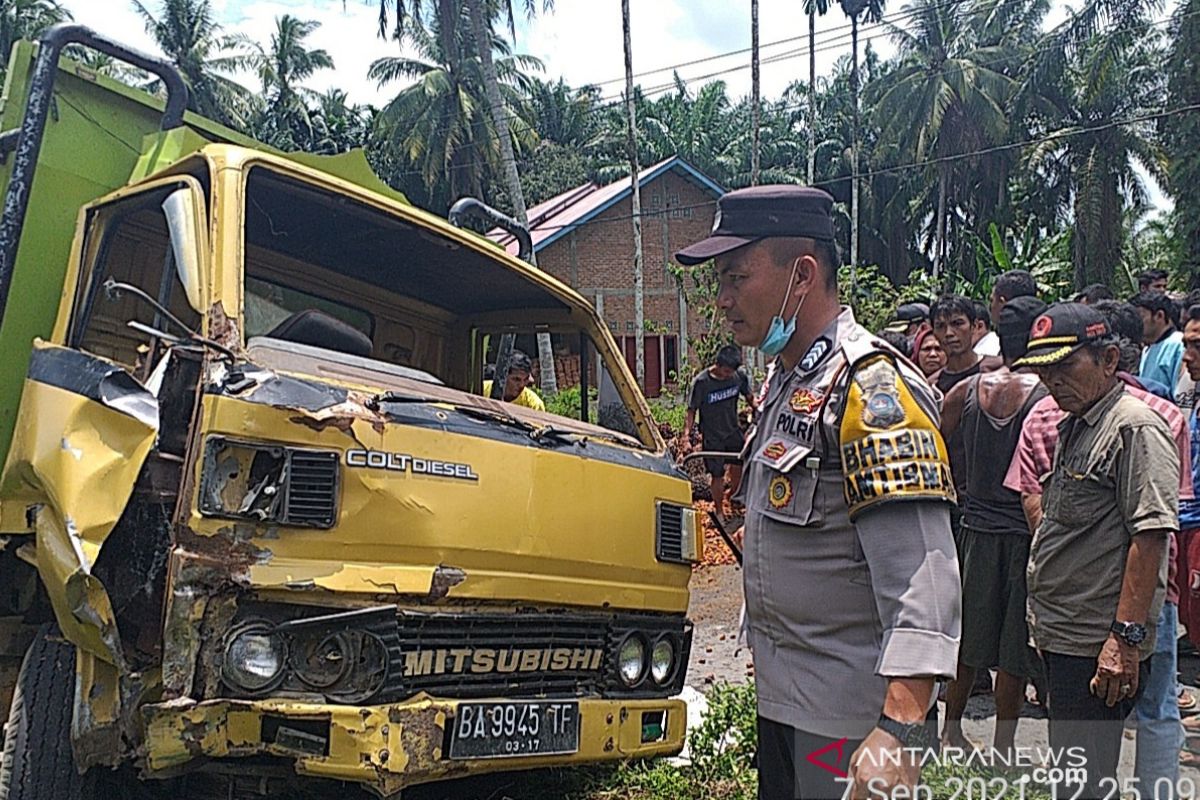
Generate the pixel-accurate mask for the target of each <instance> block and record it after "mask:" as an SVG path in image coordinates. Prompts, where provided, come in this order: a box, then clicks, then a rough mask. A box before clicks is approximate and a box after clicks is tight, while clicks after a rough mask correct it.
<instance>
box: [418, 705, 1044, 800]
mask: <svg viewBox="0 0 1200 800" xmlns="http://www.w3.org/2000/svg"><path fill="white" fill-rule="evenodd" d="M708 703H709V708H708V714H707V715H706V716H705V718H704V720H703V721H702V722H701V724H700V725H698V726H696V727H694V728H692V729H691V730H689V731H688V752H689V755H690V757H691V764H688V765H686V766H676V765H673V764H671V763H669V762H668V761H667V760H666V759H660V760H658V761H634V762H625V763H620V764H616V765H611V766H601V767H586V768H576V769H556V770H540V771H534V772H528V773H516V774H509V775H507V776H496V777H493V778H492V780H491V782H490V783H488V784H486V788H485V789H482V790H481V791H480V792H479V793H478V798H479V800H483V798H485V797H486V798H489V800H498V798H507V800H543V799H544V798H551V797H552V798H562V799H563V800H754V798H756V797H757V791H758V775H757V772H756V770H754V769H753V768H752V767H751V766H750V762H751V758H752V756H753V753H754V747H755V738H756V736H755V695H754V685H753V684H747V685H730V684H717V685H716V686H714V687H713V688H712V690H711V691H710V692H709V694H708ZM1019 776H1020V773H1019V772H1018V771H1014V770H1010V771H1002V770H987V769H979V768H977V767H965V766H963V767H959V766H937V767H926V768H925V769H924V770H923V771H922V774H921V788H920V791H919V793H918V794H917V795H916V797H919V798H921V800H1051V794H1050V792H1049V790H1048V789H1047V788H1046V787H1042V786H1036V785H1033V784H1026V785H1025V786H1024V789H1023V790H1020V789H1019V784H1018V783H1017V781H1018V778H1019ZM981 780H982V783H981V782H980V781H981ZM498 784H500V785H498ZM1005 789H1007V791H1004V790H1005ZM454 796H455V797H457V798H460V800H467V799H468V798H475V797H476V796H477V794H476V793H475V792H473V791H471V790H470V789H467V788H466V787H462V789H461V790H460V791H457V792H456V793H455V795H454ZM439 800H440V798H439Z"/></svg>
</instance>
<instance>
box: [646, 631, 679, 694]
mask: <svg viewBox="0 0 1200 800" xmlns="http://www.w3.org/2000/svg"><path fill="white" fill-rule="evenodd" d="M674 672H675V644H674V643H673V642H672V641H671V639H670V638H669V637H666V636H664V637H663V638H661V639H659V640H658V641H657V642H655V643H654V647H652V648H651V649H650V677H651V678H653V679H654V682H655V683H657V684H658V685H659V686H662V685H663V684H665V683H666V682H667V681H668V680H670V679H671V675H672V674H673V673H674Z"/></svg>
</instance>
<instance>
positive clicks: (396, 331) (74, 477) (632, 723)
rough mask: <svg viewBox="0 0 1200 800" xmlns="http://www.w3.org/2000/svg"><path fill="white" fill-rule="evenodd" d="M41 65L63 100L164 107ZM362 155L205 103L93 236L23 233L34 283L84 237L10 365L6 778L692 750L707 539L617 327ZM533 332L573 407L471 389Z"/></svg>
mask: <svg viewBox="0 0 1200 800" xmlns="http://www.w3.org/2000/svg"><path fill="white" fill-rule="evenodd" d="M46 46H47V45H46V43H45V42H43V44H42V48H43V52H42V53H41V54H40V55H39V57H42V56H45V48H46ZM143 58H144V57H143ZM22 59H24V61H22ZM33 59H34V56H33V53H32V52H31V51H30V50H28V49H22V48H20V47H19V48H18V49H17V50H16V51H15V52H14V56H13V60H14V68H13V69H12V70H10V73H11V74H12V75H14V76H16V77H15V78H10V86H9V87H7V88H6V93H5V94H6V102H8V103H12V102H14V98H18V97H20V96H22V92H23V93H24V95H26V96H29V97H30V98H31V99H30V102H31V103H32V102H33V96H34V95H36V94H37V92H35V91H31V89H32V88H34V78H35V77H36V73H37V68H36V64H35V66H34V68H33V69H29V68H28V64H29V63H31V62H33ZM18 62H19V63H18ZM21 64H25V65H26V68H25V69H24V70H22V69H21ZM54 68H55V70H58V71H60V72H63V73H65V74H67V75H68V79H67V80H61V81H60V84H59V87H58V89H56V90H55V91H56V92H58V93H59V96H60V99H61V100H62V101H64V102H72V103H73V104H75V105H83V106H85V107H86V106H87V105H88V104H89V103H90V104H92V106H93V107H94V108H93V110H94V111H95V110H96V109H101V108H103V109H105V110H111V109H112V108H117V109H127V113H128V114H130V115H145V113H146V110H147V108H150V109H152V108H153V107H154V106H155V103H154V101H152V100H150V99H149V98H148V97H135V96H133V94H132V93H131V92H128V91H125V90H123V89H118V88H117V87H112V86H108V85H107V84H106V80H99V81H93V82H91V83H88V82H86V81H78V80H72V79H71V78H72V77H73V78H78V77H79V73H78V68H77V67H75V66H73V65H70V64H69V63H68V62H65V61H64V62H63V64H62V65H59V64H58V63H57V57H55V63H54ZM23 76H25V77H23ZM60 77H61V76H60ZM25 78H28V81H29V83H26V84H25V85H24V86H23V87H22V86H21V85H20V82H21V81H22V80H24V79H25ZM169 104H170V101H169V100H168V105H169ZM6 110H7V109H6ZM92 116H93V117H97V116H100V115H99V114H98V113H93V114H92ZM128 118H129V117H128V116H126V117H122V118H121V119H126V120H127V119H128ZM53 124H54V123H53V122H51V123H49V125H50V128H51V129H52V128H53ZM46 135H47V139H46V142H45V144H44V145H43V146H42V150H41V152H40V153H39V158H38V160H37V161H38V163H39V164H40V165H42V166H39V167H38V168H39V169H46V167H45V166H44V164H46V163H52V162H53V158H54V157H55V155H56V153H55V148H56V147H58V146H60V145H56V144H55V141H56V140H55V139H54V137H53V131H52V130H51V131H49V132H47V134H46ZM2 140H3V134H2V133H0V143H2ZM19 154H20V152H19V150H18V153H17V155H19ZM357 158H358V159H359V160H358V161H355V162H353V164H352V163H351V162H350V161H349V160H348V159H347V158H345V157H342V158H340V159H337V160H330V161H327V162H322V161H321V160H320V159H315V158H312V157H296V156H289V155H287V154H279V153H273V152H270V151H268V150H267V149H266V148H264V147H261V146H256V143H253V142H250V141H247V140H244V139H241V138H240V137H237V136H236V135H230V134H229V133H227V132H224V131H221V130H217V126H214V125H212V124H211V123H206V122H205V121H203V120H199V119H196V118H192V117H191V115H190V114H189V115H187V117H185V118H184V121H183V123H182V124H180V125H178V126H172V127H170V128H168V129H167V130H165V131H153V130H151V131H147V133H146V136H145V139H144V141H143V146H142V149H141V150H140V152H139V153H138V154H137V159H136V162H135V163H134V164H133V167H132V169H131V171H130V176H129V178H128V179H127V180H126V181H125V182H124V183H123V184H122V185H120V186H115V187H111V190H110V191H108V192H106V193H103V194H102V195H97V196H95V197H94V198H92V199H89V200H88V201H86V202H82V203H79V204H78V205H76V206H75V208H74V210H73V215H74V217H75V220H76V222H75V225H74V228H73V231H72V230H70V229H68V230H66V231H59V230H47V229H46V228H47V225H46V224H45V223H43V222H41V221H40V220H37V219H34V218H33V217H28V218H27V221H26V222H25V223H24V225H23V227H21V228H19V230H20V231H21V237H20V241H19V242H18V244H19V248H18V250H17V252H18V253H19V256H18V257H17V258H16V260H15V265H14V267H13V270H12V274H11V282H12V285H13V286H19V285H21V281H22V280H25V281H31V280H34V278H31V277H30V276H31V274H32V272H33V271H34V270H37V269H43V270H45V267H44V259H43V260H41V261H39V260H38V259H37V258H36V256H37V255H39V251H38V247H39V244H40V243H41V242H42V241H43V240H45V241H51V240H55V241H56V240H57V239H56V237H57V238H59V239H63V240H64V248H63V249H64V250H67V251H69V255H67V256H66V260H65V263H64V264H63V265H62V266H61V268H60V269H59V270H58V271H57V274H60V275H61V281H60V280H58V278H57V277H54V278H52V280H53V282H54V283H55V284H57V287H56V291H55V292H54V298H55V303H54V304H53V306H52V307H51V308H50V309H48V310H47V313H46V314H45V315H44V319H45V324H44V326H43V328H44V329H42V330H37V331H35V332H36V334H37V335H36V337H35V338H33V339H32V341H30V340H28V339H26V340H25V343H24V347H23V349H22V350H20V352H19V353H17V354H14V353H12V352H11V350H8V351H6V352H5V356H4V357H5V358H6V359H10V360H11V359H13V358H18V359H21V360H23V361H24V362H27V364H28V366H27V368H26V369H25V376H24V380H23V381H21V382H20V385H19V391H18V390H16V389H17V387H11V388H13V389H14V391H12V392H11V393H10V394H11V397H12V402H11V405H12V411H11V441H10V442H9V443H8V445H7V450H6V458H5V461H4V467H3V472H2V473H0V531H3V533H0V546H2V549H0V586H5V587H9V588H8V589H6V590H5V592H4V593H3V595H0V626H2V628H3V631H4V633H5V634H6V636H5V637H4V641H5V643H6V646H5V649H4V650H3V653H2V654H0V695H3V696H11V697H12V701H11V711H10V713H9V720H8V724H7V726H6V734H5V758H4V760H3V766H2V767H0V785H5V786H8V787H9V788H8V791H9V794H8V797H9V798H14V799H15V798H41V797H50V796H56V797H69V796H77V797H84V796H87V793H88V792H89V791H91V792H93V793H96V792H97V791H99V790H97V789H95V787H97V786H109V788H110V789H111V784H112V782H113V781H117V780H120V779H129V778H130V776H131V775H136V776H137V778H136V779H137V780H140V781H144V782H153V781H155V780H178V779H180V778H181V776H187V775H189V774H192V773H203V774H204V775H205V776H208V777H211V776H214V775H215V776H222V777H225V778H228V779H229V780H231V781H236V780H238V779H239V778H245V777H247V776H261V775H268V776H269V778H264V784H263V785H264V786H265V785H268V784H269V785H270V786H271V787H272V788H273V789H274V790H278V791H280V792H282V793H284V794H288V793H289V792H292V791H295V790H296V789H297V787H298V785H302V784H304V783H305V782H306V781H308V782H312V781H316V780H320V779H335V780H340V781H347V782H350V783H352V784H355V785H358V786H360V787H362V788H365V789H368V790H371V791H373V792H374V793H376V794H378V795H382V796H389V795H395V794H396V793H398V792H400V790H402V789H403V788H404V787H406V786H410V785H413V784H418V783H424V782H429V781H434V780H439V779H443V778H447V777H455V776H460V775H467V774H473V773H480V772H489V771H497V770H507V769H528V768H532V767H543V766H553V765H566V764H581V763H592V762H597V761H603V760H612V759H623V758H640V757H649V756H656V755H663V754H671V753H675V752H678V751H679V750H680V749H681V747H682V743H683V736H684V726H685V713H684V706H683V703H682V702H681V701H679V700H677V699H671V698H672V697H673V696H674V695H676V694H678V692H679V691H680V689H681V688H682V685H683V681H684V677H685V671H686V665H687V658H688V651H689V648H690V639H691V626H690V623H689V622H688V620H687V618H686V611H687V604H688V591H687V585H688V578H689V576H690V571H691V570H690V566H691V564H692V563H693V562H695V561H696V560H697V559H698V558H699V556H700V547H701V538H700V532H699V529H698V526H697V523H696V518H695V514H694V513H693V511H692V509H691V507H690V485H689V483H688V482H687V481H686V480H685V479H684V477H683V476H682V475H681V474H680V473H679V472H678V471H677V470H676V468H675V467H674V465H673V463H672V462H671V460H670V458H669V456H668V453H667V451H666V447H665V444H664V442H663V441H662V439H661V437H660V435H659V434H658V431H657V429H656V428H655V426H654V425H653V424H652V422H651V419H650V416H649V413H648V409H647V407H646V404H645V401H644V399H643V398H642V397H641V395H640V393H639V392H638V391H637V388H636V385H635V383H634V382H633V380H632V379H631V377H630V375H629V371H628V369H627V367H626V365H625V364H624V361H623V359H621V357H620V355H619V354H618V352H617V348H616V347H615V344H614V342H613V340H612V337H611V336H610V335H609V333H608V331H607V330H606V328H605V326H604V324H603V322H602V321H601V320H600V319H599V318H598V317H597V315H596V313H595V311H594V310H593V309H592V308H591V307H590V306H589V305H588V303H587V302H586V301H585V300H584V299H583V298H582V297H580V296H579V295H578V294H576V293H575V292H574V291H572V290H571V289H570V288H568V287H567V286H565V285H563V284H561V283H559V282H558V281H556V280H555V279H553V278H551V277H549V276H547V275H545V274H543V273H541V272H539V271H537V270H536V269H535V268H533V267H531V266H529V265H528V264H526V263H524V262H523V261H521V260H519V259H516V258H514V257H512V256H510V255H508V254H507V253H506V252H505V251H504V250H502V249H501V248H499V247H497V246H496V245H494V244H493V243H492V242H490V241H489V240H487V239H486V238H484V237H482V236H479V235H477V234H475V233H472V232H470V231H468V230H464V229H461V228H459V227H455V226H454V225H451V224H450V223H448V222H447V221H446V220H444V219H441V218H440V217H437V216H434V215H431V214H429V213H427V212H424V211H422V210H420V209H417V208H415V207H413V206H411V205H409V204H408V203H407V202H405V201H404V200H403V198H402V197H399V196H397V195H396V194H395V193H394V192H391V191H390V190H387V189H386V187H383V186H382V185H381V184H380V183H379V182H378V180H377V179H374V178H373V176H370V175H369V174H368V173H366V172H365V171H364V169H363V167H364V165H365V162H363V161H362V160H361V156H359V157H357ZM14 160H15V159H14ZM33 176H34V177H33V178H32V186H33V187H34V188H35V190H36V188H37V187H38V184H37V180H38V173H37V172H36V171H35V172H34V173H33ZM11 186H12V180H11V178H10V193H11ZM80 191H82V189H81V190H80ZM68 194H69V193H68ZM30 202H31V203H33V204H34V206H35V208H36V205H37V204H39V203H40V204H43V205H47V206H57V205H59V204H62V203H64V202H68V203H69V202H73V200H72V198H71V197H69V196H67V197H62V196H59V197H54V196H49V195H47V194H46V193H44V192H43V193H42V194H40V195H39V194H36V193H35V194H34V196H33V199H32V200H31V201H30ZM10 210H11V209H10V204H7V203H6V212H5V213H6V215H7V214H8V213H9V211H10ZM10 227H11V226H10ZM2 239H3V225H2V224H0V248H2V247H3V241H2ZM52 250H53V248H52V247H49V246H42V253H41V255H45V254H46V253H49V252H51V251H52ZM2 265H3V260H2V257H0V280H2V279H3V266H2ZM49 273H50V274H51V275H56V273H55V271H54V270H49ZM43 282H44V273H43ZM6 291H7V290H6ZM15 291H16V290H13V291H7V295H8V301H7V302H8V305H9V306H12V305H13V304H14V303H18V302H21V301H22V299H23V298H22V297H21V295H20V294H19V293H14V292H15ZM5 322H6V323H7V322H8V320H7V319H6V320H5ZM29 324H32V323H29ZM26 327H28V325H27V326H26ZM5 330H6V329H5V328H0V339H4V332H5ZM17 335H19V334H17V333H14V334H12V335H10V336H9V341H13V339H14V337H15V336H17ZM539 337H542V338H543V339H544V338H545V337H549V340H550V345H551V349H552V352H553V353H554V363H555V369H556V370H558V371H561V375H562V376H564V378H565V379H564V380H562V381H560V385H565V386H566V387H569V392H568V393H567V394H566V395H565V396H566V397H569V398H572V400H571V401H570V402H563V401H562V400H560V401H559V402H557V403H556V404H553V405H552V406H551V409H550V410H549V411H540V410H533V409H529V408H524V407H521V406H519V405H516V404H513V403H509V402H504V401H503V399H502V398H500V397H498V396H497V395H499V394H500V392H499V391H496V392H485V386H489V384H488V383H487V382H486V381H487V379H488V376H489V375H490V376H491V377H492V380H491V385H495V384H496V383H497V382H498V381H502V380H503V376H504V374H505V365H506V363H507V362H508V361H509V358H508V355H509V353H510V352H511V351H512V350H513V349H514V348H515V349H523V350H526V351H527V352H529V351H534V350H535V349H536V347H537V343H538V342H537V340H538V338H539ZM10 369H11V365H10ZM493 369H494V370H496V373H495V374H493V373H492V372H491V370H493ZM572 384H573V385H572ZM498 388H499V387H497V389H498ZM597 388H598V389H600V391H596V390H597ZM556 412H557V413H556ZM4 419H5V418H4V416H2V415H0V422H3V421H4ZM4 657H7V662H5V661H4V660H3V658H4ZM6 665H7V667H6ZM18 665H19V666H18ZM43 712H45V713H43ZM50 712H53V713H52V714H51V713H50ZM47 714H48V715H50V717H52V718H53V719H54V720H57V721H58V723H57V725H51V724H49V723H48V722H47V721H46V719H45V718H43V717H46V715H47ZM64 770H67V772H64ZM69 770H73V771H74V772H73V774H72V773H70V772H69ZM64 774H65V775H66V776H67V777H66V778H63V780H65V781H66V782H65V783H54V780H57V779H54V780H52V779H51V778H49V777H48V776H54V775H57V776H59V777H60V778H61V777H62V776H63V775H64ZM106 782H107V783H106ZM162 785H165V784H162ZM64 787H66V788H65V789H64ZM89 787H90V788H89ZM47 792H52V794H47ZM96 796H105V793H104V792H99V793H98V794H96Z"/></svg>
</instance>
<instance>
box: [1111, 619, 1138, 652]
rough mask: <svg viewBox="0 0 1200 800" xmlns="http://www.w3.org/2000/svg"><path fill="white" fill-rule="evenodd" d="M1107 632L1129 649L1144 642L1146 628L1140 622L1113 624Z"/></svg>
mask: <svg viewBox="0 0 1200 800" xmlns="http://www.w3.org/2000/svg"><path fill="white" fill-rule="evenodd" d="M1109 630H1110V631H1112V632H1113V633H1115V634H1116V635H1117V638H1118V639H1120V640H1121V641H1122V642H1124V643H1125V644H1127V645H1129V646H1130V647H1137V646H1138V645H1139V644H1141V643H1142V642H1144V641H1146V626H1145V625H1143V624H1141V623H1140V622H1114V623H1113V624H1112V625H1110V626H1109Z"/></svg>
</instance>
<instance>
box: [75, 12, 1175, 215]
mask: <svg viewBox="0 0 1200 800" xmlns="http://www.w3.org/2000/svg"><path fill="white" fill-rule="evenodd" d="M60 2H61V4H62V5H63V6H65V7H66V8H67V9H68V10H69V11H70V12H71V13H72V14H73V15H74V17H75V20H76V21H78V22H81V23H84V24H86V25H89V26H91V27H93V28H95V29H96V30H98V31H100V32H101V33H105V34H107V35H109V36H111V37H113V38H115V39H118V40H120V41H123V42H126V43H128V44H131V45H134V46H137V47H140V48H142V49H144V50H147V51H150V52H157V48H156V47H155V46H154V43H153V41H152V40H151V38H150V37H149V35H148V34H147V33H146V31H145V26H144V24H143V22H142V19H141V18H140V16H139V15H138V14H137V12H136V11H135V10H134V6H133V3H132V2H129V0H60ZM143 2H144V4H145V5H146V6H147V7H148V8H150V9H151V10H152V11H156V10H157V9H158V7H159V5H160V3H159V2H158V0H143ZM211 3H212V6H213V8H214V10H215V11H216V14H217V19H218V22H219V23H220V24H221V26H222V27H223V28H224V29H225V31H226V32H229V33H234V32H237V33H244V34H247V35H249V36H250V37H251V38H253V39H254V40H256V41H259V42H262V43H263V44H266V43H268V42H269V41H270V37H271V31H272V30H273V29H274V26H275V18H276V17H277V16H280V15H282V14H292V15H293V16H296V17H299V18H301V19H306V20H316V21H317V22H319V23H320V24H321V27H320V28H319V29H318V30H317V31H316V32H315V33H313V35H312V36H311V37H310V40H309V45H310V46H311V47H320V48H324V49H325V50H327V51H328V52H329V54H330V55H331V56H332V57H333V61H334V69H332V70H323V71H322V72H319V73H317V74H316V75H315V76H313V78H312V79H311V80H310V81H309V82H308V85H309V86H310V87H311V88H313V89H317V90H324V89H326V88H329V87H332V86H336V87H339V88H342V89H345V90H346V91H347V92H349V95H350V98H351V100H352V101H354V102H358V103H369V104H372V105H375V106H381V105H383V104H384V103H385V102H387V100H388V99H390V98H391V97H392V96H394V94H395V92H396V91H397V89H398V88H399V87H398V86H389V87H385V88H383V89H380V88H379V87H377V86H375V85H374V83H373V82H372V81H370V80H369V79H368V78H367V68H368V67H369V66H370V64H371V62H372V61H374V60H375V59H377V58H381V57H384V56H388V55H397V54H399V52H400V50H399V47H398V45H397V44H396V43H395V42H394V41H385V40H382V39H380V38H379V37H378V36H377V15H378V4H377V0H344V2H343V0H211ZM514 5H515V6H517V7H518V8H521V7H523V6H524V3H523V2H519V0H518V2H514ZM538 5H539V6H540V5H541V4H540V3H539V4H538ZM801 5H802V4H801V3H800V2H799V0H760V3H759V29H760V34H759V35H760V40H761V52H762V56H761V58H762V62H763V63H762V67H761V69H762V86H763V89H762V91H763V95H764V96H765V97H767V98H771V97H776V96H778V95H779V94H780V93H782V91H783V90H784V89H785V88H786V87H787V86H788V84H790V83H791V82H793V81H796V80H806V79H807V74H808V56H807V53H806V52H801V51H805V50H806V48H807V41H806V39H807V33H808V22H807V18H806V17H805V16H804V14H803V13H801V12H800V11H799V9H800V8H801ZM832 5H833V6H834V8H833V10H831V12H830V13H829V14H827V15H825V16H824V17H822V18H819V19H818V21H817V48H816V49H817V70H818V72H819V73H828V72H829V70H830V68H831V67H832V64H833V62H834V61H835V60H836V59H838V58H839V57H841V56H843V55H847V54H848V53H849V52H850V36H849V25H848V23H847V20H846V18H845V16H844V15H843V14H842V13H841V12H840V10H838V8H837V5H836V3H833V4H832ZM1052 5H1053V11H1052V12H1051V15H1050V19H1049V21H1050V23H1051V24H1053V23H1055V22H1058V21H1060V20H1061V19H1062V18H1063V17H1064V15H1065V13H1066V8H1067V4H1066V3H1065V2H1064V0H1052ZM1169 5H1170V6H1172V7H1173V6H1174V5H1175V2H1174V0H1171V2H1169ZM630 6H631V19H632V24H631V36H632V40H633V68H634V72H635V73H638V74H641V77H639V78H637V82H638V83H640V84H641V85H642V87H643V88H644V89H652V88H653V87H656V86H663V85H665V84H668V83H670V81H671V68H672V66H674V65H684V64H687V65H686V66H679V67H678V69H679V73H680V75H681V76H682V77H683V78H684V79H686V80H688V81H689V82H692V81H695V85H697V86H698V85H699V84H700V83H703V82H705V81H706V80H710V79H713V78H710V77H709V76H714V77H715V78H719V79H721V80H724V81H726V83H728V85H729V88H730V94H731V95H732V96H734V97H739V96H742V95H745V94H748V93H749V90H750V70H749V66H748V65H749V60H750V57H749V54H748V53H747V52H744V51H745V50H747V49H748V48H749V46H750V3H749V2H748V0H742V2H730V1H729V0H631V3H630ZM893 6H894V7H893ZM887 8H888V9H889V11H888V16H889V17H893V18H895V19H897V20H898V21H899V22H900V23H901V24H903V15H904V11H903V5H901V4H894V3H889V4H888V5H887ZM860 41H861V42H862V43H863V45H862V46H865V45H866V43H868V42H869V43H870V45H871V46H872V47H874V48H875V49H877V50H878V51H879V52H880V53H881V54H883V55H885V56H886V55H890V54H891V53H892V52H894V47H893V45H892V43H891V41H890V39H889V36H888V33H887V31H886V30H885V29H884V28H883V26H879V25H863V26H860ZM516 50H517V52H521V53H528V54H530V55H534V56H537V57H538V58H540V59H541V60H542V62H543V63H544V64H545V66H546V70H545V73H544V77H550V78H557V77H560V76H561V77H563V78H565V79H566V81H567V82H568V83H569V84H571V85H573V86H580V85H583V84H586V83H595V84H600V87H601V90H602V92H603V94H604V95H605V96H606V97H614V98H615V96H616V95H618V94H619V93H620V92H621V90H622V88H623V79H624V61H623V53H622V50H623V48H622V34H621V5H620V3H619V2H618V0H556V1H555V3H554V9H553V11H552V12H551V13H549V14H543V15H540V16H538V17H537V18H535V19H534V20H532V21H528V20H524V19H519V20H518V25H517V41H516ZM736 51H743V52H736ZM726 54H728V55H726ZM701 59H704V61H702V62H701V63H690V64H689V63H688V62H696V61H700V60H701ZM654 70H659V71H658V72H653V71H654ZM643 73H648V74H643ZM243 82H244V83H246V84H247V85H248V86H253V79H251V78H250V77H249V76H244V78H243ZM1151 189H1152V193H1153V194H1154V195H1155V199H1156V201H1157V204H1158V205H1160V206H1161V205H1162V203H1163V202H1165V201H1163V200H1162V199H1161V195H1160V194H1159V193H1158V192H1157V191H1156V187H1151Z"/></svg>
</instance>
